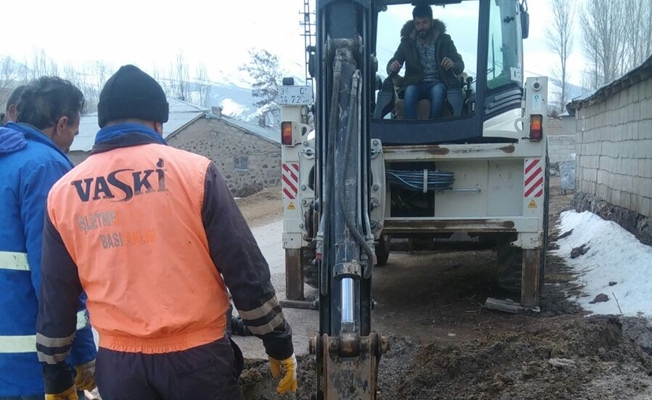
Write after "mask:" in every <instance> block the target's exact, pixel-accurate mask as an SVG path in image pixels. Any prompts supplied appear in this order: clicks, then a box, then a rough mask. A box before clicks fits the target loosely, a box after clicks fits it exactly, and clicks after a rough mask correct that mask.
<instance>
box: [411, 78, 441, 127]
mask: <svg viewBox="0 0 652 400" xmlns="http://www.w3.org/2000/svg"><path fill="white" fill-rule="evenodd" d="M422 99H426V100H430V118H439V117H440V116H441V112H442V110H443V109H444V102H445V101H446V86H445V85H444V84H443V83H441V82H437V83H433V82H422V83H420V84H418V85H410V86H408V87H406V88H405V95H404V96H403V102H404V104H405V119H417V102H419V100H422Z"/></svg>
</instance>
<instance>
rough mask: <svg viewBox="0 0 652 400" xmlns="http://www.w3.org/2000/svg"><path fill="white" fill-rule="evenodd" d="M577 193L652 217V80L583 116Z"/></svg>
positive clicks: (589, 108)
mask: <svg viewBox="0 0 652 400" xmlns="http://www.w3.org/2000/svg"><path fill="white" fill-rule="evenodd" d="M576 122H577V134H576V147H577V169H576V179H577V182H576V187H577V190H579V191H581V192H584V193H590V194H593V195H595V196H597V197H599V198H601V199H604V200H606V201H607V202H609V203H611V204H613V205H616V206H620V207H623V208H627V209H629V210H632V211H636V212H638V213H639V214H642V215H644V216H646V217H652V78H650V79H647V80H644V81H641V82H639V83H638V84H635V85H634V86H631V87H630V88H628V89H625V90H623V91H621V92H618V93H615V94H613V95H612V96H611V97H608V98H607V99H606V100H604V101H601V102H599V103H596V104H592V105H588V106H584V107H583V108H581V109H579V110H578V111H577V121H576Z"/></svg>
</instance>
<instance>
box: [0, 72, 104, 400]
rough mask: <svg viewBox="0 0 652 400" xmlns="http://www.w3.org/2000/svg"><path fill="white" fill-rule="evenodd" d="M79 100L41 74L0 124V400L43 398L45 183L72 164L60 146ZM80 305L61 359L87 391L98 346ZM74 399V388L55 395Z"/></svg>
mask: <svg viewBox="0 0 652 400" xmlns="http://www.w3.org/2000/svg"><path fill="white" fill-rule="evenodd" d="M83 107H84V96H83V94H82V93H81V91H80V90H79V89H77V88H76V87H75V86H73V85H72V84H71V83H70V82H68V81H65V80H62V79H60V78H56V77H42V78H39V79H38V80H35V81H34V82H32V83H31V84H30V85H28V86H27V87H26V88H25V90H24V91H23V93H22V95H21V97H20V100H19V101H18V107H17V122H16V123H13V122H9V123H8V124H7V125H6V126H5V127H0V400H6V399H23V400H24V399H30V400H31V399H41V400H42V399H43V398H44V389H43V380H42V377H41V364H40V363H39V359H38V357H37V351H36V350H37V345H36V315H37V312H38V301H39V296H40V293H41V287H40V286H41V242H42V234H43V222H44V212H45V205H46V199H47V195H48V192H49V191H50V188H51V187H52V185H54V183H55V182H56V181H57V180H59V178H61V177H62V176H63V175H64V174H66V173H67V172H68V171H70V170H71V169H72V168H73V164H72V163H71V161H70V160H69V159H68V157H67V156H66V154H65V153H64V151H63V150H67V149H69V148H70V145H71V144H72V141H73V139H74V137H75V135H76V134H77V133H78V132H79V121H80V118H81V111H82V109H83ZM79 310H80V312H79V313H78V324H77V328H78V330H77V335H76V337H75V339H74V342H73V350H72V353H71V355H70V357H69V358H68V362H69V363H70V364H72V365H73V366H74V367H75V369H76V371H77V376H76V380H75V385H76V389H77V390H91V389H93V388H94V387H95V382H94V375H95V356H96V353H97V351H96V347H95V342H94V340H93V333H92V331H91V328H90V325H89V324H88V319H87V318H86V309H85V306H84V303H83V301H82V300H81V299H80V306H79ZM53 356H54V357H55V358H56V357H57V355H53ZM77 398H78V394H77V392H76V391H75V390H73V391H72V393H68V394H66V396H65V397H58V398H56V399H57V400H59V399H61V400H77ZM46 399H49V398H48V397H46ZM52 400H55V398H54V397H52Z"/></svg>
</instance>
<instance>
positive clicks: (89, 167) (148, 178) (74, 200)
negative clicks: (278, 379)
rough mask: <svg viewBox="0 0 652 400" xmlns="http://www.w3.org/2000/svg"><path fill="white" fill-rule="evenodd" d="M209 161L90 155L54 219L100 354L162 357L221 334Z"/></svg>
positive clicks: (145, 154)
mask: <svg viewBox="0 0 652 400" xmlns="http://www.w3.org/2000/svg"><path fill="white" fill-rule="evenodd" d="M209 164H210V160H209V159H207V158H205V157H202V156H199V155H196V154H192V153H189V152H186V151H183V150H178V149H175V148H172V147H169V146H165V145H161V144H145V145H140V146H132V147H123V148H117V149H114V150H111V151H108V152H104V153H97V154H93V155H91V156H90V157H89V158H88V159H87V160H86V161H85V162H83V163H81V164H80V165H79V166H78V167H76V168H74V169H73V170H72V171H71V172H69V173H68V174H67V175H65V176H64V177H63V178H62V179H61V180H60V181H59V182H57V184H56V185H55V186H54V187H53V188H52V190H51V192H50V195H49V197H48V212H49V216H50V219H51V221H52V223H53V225H54V227H55V228H56V229H57V231H58V232H59V234H60V235H61V238H62V239H63V242H64V244H65V246H66V248H67V250H68V252H69V253H70V256H71V257H72V259H73V261H74V262H75V264H76V265H77V268H78V273H79V279H80V282H81V285H82V288H83V290H84V291H85V292H86V294H87V295H88V302H87V306H88V311H89V314H90V321H91V324H92V325H93V327H95V329H96V330H97V331H98V333H99V336H100V343H99V345H100V347H104V348H107V349H111V350H116V351H123V352H142V353H146V354H158V353H166V352H172V351H180V350H185V349H189V348H192V347H196V346H200V345H203V344H206V343H210V342H212V341H215V340H217V339H220V338H222V337H223V336H224V334H225V330H226V312H227V309H228V307H229V299H228V295H227V290H226V286H225V284H224V281H223V279H222V277H221V275H220V273H219V271H218V270H217V268H216V266H215V264H214V263H213V261H212V259H211V256H210V251H209V246H208V241H207V237H206V233H205V230H204V226H203V222H202V214H201V211H202V205H203V201H204V179H205V175H206V170H207V168H208V166H209Z"/></svg>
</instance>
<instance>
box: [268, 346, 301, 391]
mask: <svg viewBox="0 0 652 400" xmlns="http://www.w3.org/2000/svg"><path fill="white" fill-rule="evenodd" d="M269 369H270V370H271V371H272V376H273V377H274V378H278V377H280V376H281V373H283V378H281V382H279V384H278V386H277V387H276V391H277V392H278V394H284V393H287V392H288V391H291V392H292V393H296V392H297V358H296V357H295V356H294V354H292V355H291V356H290V357H288V358H286V359H285V360H281V361H279V360H276V359H274V358H272V357H270V358H269Z"/></svg>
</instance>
